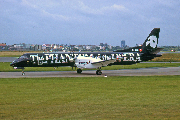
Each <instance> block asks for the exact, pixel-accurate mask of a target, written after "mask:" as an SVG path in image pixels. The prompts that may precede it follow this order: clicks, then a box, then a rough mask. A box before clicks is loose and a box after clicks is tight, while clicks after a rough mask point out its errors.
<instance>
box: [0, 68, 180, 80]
mask: <svg viewBox="0 0 180 120" xmlns="http://www.w3.org/2000/svg"><path fill="white" fill-rule="evenodd" d="M105 75H106V76H107V77H108V76H154V75H157V76H159V75H180V67H168V68H140V69H122V70H102V75H96V74H95V70H88V71H83V72H82V73H81V74H78V73H77V72H76V71H48V72H47V71H46V72H26V71H25V75H24V76H22V75H21V72H0V78H25V77H26V78H36V77H104V76H105Z"/></svg>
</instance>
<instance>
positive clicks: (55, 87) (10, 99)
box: [0, 76, 180, 119]
mask: <svg viewBox="0 0 180 120" xmlns="http://www.w3.org/2000/svg"><path fill="white" fill-rule="evenodd" d="M0 91H1V92H0V119H180V114H179V113H180V101H179V100H180V96H179V91H180V76H149V77H123V76H121V77H107V78H99V77H98V78H94V77H93V78H91V77H90V78H33V79H32V78H18V79H16V78H14V79H8V78H7V79H0Z"/></svg>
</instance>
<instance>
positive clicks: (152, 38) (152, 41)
mask: <svg viewBox="0 0 180 120" xmlns="http://www.w3.org/2000/svg"><path fill="white" fill-rule="evenodd" d="M159 32H160V28H154V29H153V30H152V31H151V33H150V34H149V36H148V37H147V38H146V40H145V42H144V43H143V45H142V52H143V53H148V54H152V52H155V51H156V50H157V44H158V39H159Z"/></svg>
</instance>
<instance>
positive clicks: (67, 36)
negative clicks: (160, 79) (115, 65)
mask: <svg viewBox="0 0 180 120" xmlns="http://www.w3.org/2000/svg"><path fill="white" fill-rule="evenodd" d="M153 28H160V36H159V44H158V46H167V45H168V46H177V45H180V1H179V0H0V43H6V44H8V45H12V44H18V43H26V44H68V45H69V44H71V45H99V44H100V43H107V44H108V45H112V46H120V45H121V40H125V41H126V45H128V46H131V47H132V46H135V45H136V44H142V43H143V42H144V41H145V39H146V38H147V37H148V35H149V33H150V32H151V30H152V29H153Z"/></svg>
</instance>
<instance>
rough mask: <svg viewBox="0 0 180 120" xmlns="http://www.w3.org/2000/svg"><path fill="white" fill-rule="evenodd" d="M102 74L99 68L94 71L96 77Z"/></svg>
mask: <svg viewBox="0 0 180 120" xmlns="http://www.w3.org/2000/svg"><path fill="white" fill-rule="evenodd" d="M101 74H102V72H101V67H100V68H98V70H97V71H96V75H101Z"/></svg>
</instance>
